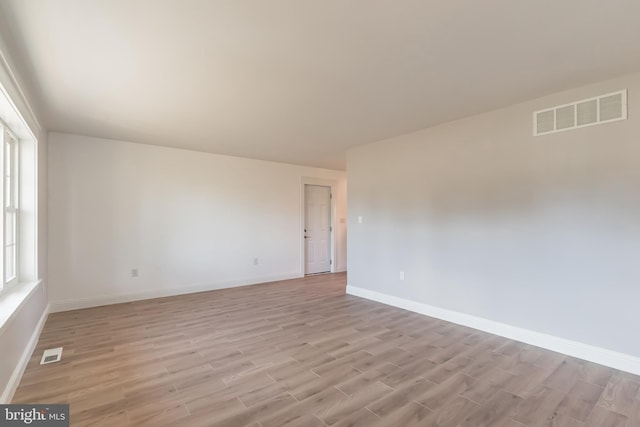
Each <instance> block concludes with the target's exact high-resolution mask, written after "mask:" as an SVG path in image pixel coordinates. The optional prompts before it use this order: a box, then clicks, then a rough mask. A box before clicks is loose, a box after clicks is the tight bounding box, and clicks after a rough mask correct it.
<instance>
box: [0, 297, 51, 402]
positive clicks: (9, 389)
mask: <svg viewBox="0 0 640 427" xmlns="http://www.w3.org/2000/svg"><path fill="white" fill-rule="evenodd" d="M49 308H50V307H49V304H47V306H46V307H45V309H44V311H43V312H42V316H40V320H38V324H37V325H36V327H35V329H34V331H33V333H32V334H31V337H30V338H29V342H28V343H27V346H26V347H25V349H24V351H23V352H22V356H21V357H20V360H19V361H18V364H17V365H16V367H15V369H14V370H13V374H11V378H9V382H8V383H7V385H6V387H5V388H4V390H3V391H2V396H0V404H3V405H4V404H8V403H10V402H11V399H13V395H14V394H15V392H16V390H17V388H18V385H20V380H21V379H22V374H24V370H25V369H27V365H28V364H29V360H31V355H32V354H33V351H34V350H35V348H36V345H38V339H39V338H40V333H41V332H42V328H44V324H45V323H46V321H47V317H48V316H49Z"/></svg>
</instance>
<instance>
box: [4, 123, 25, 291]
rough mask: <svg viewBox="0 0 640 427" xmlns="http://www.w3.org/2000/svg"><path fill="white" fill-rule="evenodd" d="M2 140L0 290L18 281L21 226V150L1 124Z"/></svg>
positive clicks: (13, 137)
mask: <svg viewBox="0 0 640 427" xmlns="http://www.w3.org/2000/svg"><path fill="white" fill-rule="evenodd" d="M0 135H1V140H2V146H3V152H2V157H3V159H2V180H3V185H2V189H3V192H2V198H3V200H4V204H3V206H4V210H3V212H2V214H3V215H2V216H3V221H2V222H3V224H4V229H3V233H2V235H3V247H2V248H3V252H2V259H3V264H2V266H3V269H2V271H3V280H2V283H0V290H2V288H3V287H6V286H7V285H12V284H13V283H15V282H17V280H18V226H19V213H20V211H19V204H18V202H19V200H18V194H19V179H18V177H19V175H18V164H19V163H18V162H19V158H18V155H19V150H18V147H19V145H18V141H17V139H16V137H15V136H14V135H13V134H12V133H11V132H10V131H9V130H8V129H7V127H6V126H2V123H0Z"/></svg>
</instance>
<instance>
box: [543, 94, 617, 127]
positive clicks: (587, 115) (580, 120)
mask: <svg viewBox="0 0 640 427" xmlns="http://www.w3.org/2000/svg"><path fill="white" fill-rule="evenodd" d="M626 118H627V90H626V89H625V90H621V91H619V92H613V93H608V94H606V95H602V96H597V97H595V98H589V99H583V100H581V101H576V102H572V103H570V104H565V105H559V106H557V107H552V108H546V109H544V110H540V111H536V112H535V113H533V134H534V135H535V136H539V135H546V134H548V133H555V132H562V131H565V130H570V129H577V128H581V127H585V126H592V125H598V124H601V123H608V122H615V121H618V120H625V119H626Z"/></svg>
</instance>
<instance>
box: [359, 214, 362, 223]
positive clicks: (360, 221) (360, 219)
mask: <svg viewBox="0 0 640 427" xmlns="http://www.w3.org/2000/svg"><path fill="white" fill-rule="evenodd" d="M358 224H362V217H361V216H359V217H358Z"/></svg>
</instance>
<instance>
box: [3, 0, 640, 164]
mask: <svg viewBox="0 0 640 427" xmlns="http://www.w3.org/2000/svg"><path fill="white" fill-rule="evenodd" d="M0 17H1V19H2V21H3V22H4V24H5V25H4V26H5V27H6V28H5V29H4V30H3V32H5V34H4V37H5V38H8V39H9V40H8V41H7V44H9V45H10V46H12V48H13V49H12V50H14V52H11V53H12V54H13V56H14V59H15V61H16V62H17V63H18V64H19V65H20V66H21V68H23V70H22V71H23V74H24V75H26V79H27V81H28V83H30V85H31V86H32V90H33V92H35V93H36V98H37V99H38V101H39V102H38V104H39V105H40V109H41V112H42V117H43V120H44V125H45V126H46V127H47V129H49V130H54V131H61V132H71V133H78V134H85V135H92V136H98V137H105V138H113V139H123V140H128V141H134V142H141V143H148V144H157V145H167V146H175V147H183V148H188V149H195V150H202V151H210V152H216V153H223V154H231V155H237V156H245V157H252V158H260V159H266V160H275V161H281V162H288V163H296V164H305V165H313V166H321V167H327V168H332V169H344V167H345V155H344V153H345V150H346V149H347V148H348V147H350V146H354V145H357V144H362V143H366V142H372V141H376V140H380V139H384V138H387V137H391V136H396V135H399V134H402V133H406V132H410V131H414V130H417V129H420V128H424V127H428V126H431V125H434V124H437V123H441V122H443V121H449V120H453V119H456V118H460V117H463V116H468V115H471V114H474V113H478V112H482V111H487V110H490V109H494V108H497V107H501V106H505V105H509V104H512V103H515V102H518V101H523V100H526V99H529V98H535V97H538V96H541V95H544V94H547V93H550V92H554V91H558V90H562V89H566V88H570V87H575V86H579V85H582V84H585V83H589V82H592V81H597V80H601V79H605V78H608V77H613V76H616V75H620V74H624V73H626V72H631V71H637V70H640V25H639V24H638V17H640V2H639V1H637V0H628V1H623V0H606V1H603V0H528V1H527V0H515V1H514V0H482V1H478V0H398V1H392V0H351V1H349V0H313V1H312V0H271V1H265V0H227V1H215V0H135V1H134V0H91V1H87V0H56V1H51V0H0Z"/></svg>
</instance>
